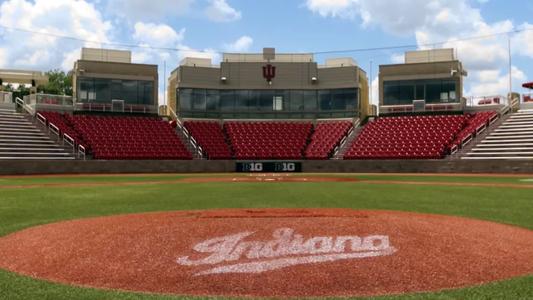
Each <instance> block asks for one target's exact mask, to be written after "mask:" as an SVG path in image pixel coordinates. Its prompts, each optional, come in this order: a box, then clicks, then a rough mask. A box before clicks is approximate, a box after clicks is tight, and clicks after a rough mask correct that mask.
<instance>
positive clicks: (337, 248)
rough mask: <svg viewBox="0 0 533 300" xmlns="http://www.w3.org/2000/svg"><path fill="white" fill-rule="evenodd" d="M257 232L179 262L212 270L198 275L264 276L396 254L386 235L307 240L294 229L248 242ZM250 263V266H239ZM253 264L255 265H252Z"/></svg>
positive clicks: (205, 246)
mask: <svg viewBox="0 0 533 300" xmlns="http://www.w3.org/2000/svg"><path fill="white" fill-rule="evenodd" d="M253 234H254V232H251V231H245V232H241V233H237V234H233V235H227V236H222V237H216V238H213V239H209V240H206V241H204V242H201V243H198V244H196V245H195V246H194V247H193V250H194V251H196V252H199V253H207V254H208V255H207V256H206V257H204V258H201V259H197V260H193V259H191V258H190V257H189V256H183V257H180V258H178V260H177V263H178V264H180V265H184V266H203V265H205V266H212V267H211V268H209V269H207V270H204V271H201V272H198V273H196V274H195V275H197V276H198V275H209V274H222V273H262V272H266V271H270V270H276V269H281V268H286V267H289V266H295V265H302V264H312V263H321V262H332V261H338V260H348V259H362V258H368V257H377V256H387V255H391V254H393V253H395V252H396V251H397V250H396V248H394V247H392V246H391V245H390V241H389V237H388V236H386V235H370V236H366V237H359V236H337V237H333V236H317V237H311V238H309V239H305V238H304V237H303V235H301V234H297V233H295V231H294V230H293V229H291V228H280V229H277V230H275V231H274V233H273V234H272V237H273V239H272V240H270V241H246V240H245V239H246V238H248V237H250V236H252V235H253ZM241 260H246V262H239V261H241ZM250 260H251V261H250Z"/></svg>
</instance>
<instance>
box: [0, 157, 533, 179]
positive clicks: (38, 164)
mask: <svg viewBox="0 0 533 300" xmlns="http://www.w3.org/2000/svg"><path fill="white" fill-rule="evenodd" d="M302 169H303V171H304V172H308V173H321V172H324V173H507V174H519V173H529V174H533V161H502V160H492V161H491V160H483V161H463V160H399V161H371V160H360V161H357V160H353V161H347V160H346V161H343V160H335V161H332V160H330V161H304V162H302ZM234 171H235V161H198V160H194V161H98V160H89V161H0V175H25V174H26V175H29V174H100V173H103V174H110V173H223V172H234Z"/></svg>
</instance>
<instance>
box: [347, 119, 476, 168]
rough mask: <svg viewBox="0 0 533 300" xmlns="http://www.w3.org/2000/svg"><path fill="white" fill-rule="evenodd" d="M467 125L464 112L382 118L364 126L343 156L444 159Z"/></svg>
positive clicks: (352, 157)
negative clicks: (458, 113) (459, 113)
mask: <svg viewBox="0 0 533 300" xmlns="http://www.w3.org/2000/svg"><path fill="white" fill-rule="evenodd" d="M465 124H466V117H465V116H463V115H439V116H403V117H388V118H380V119H377V120H376V121H374V122H371V123H370V124H368V125H366V126H365V128H364V129H363V130H362V131H361V133H360V134H359V136H358V137H357V138H356V139H355V141H354V142H353V144H352V145H351V147H350V149H349V150H348V151H347V153H346V154H345V155H344V159H442V158H444V156H445V155H446V154H447V153H449V150H450V147H451V143H452V141H453V140H454V139H455V137H456V136H457V134H458V133H459V132H460V131H461V130H462V129H463V128H464V127H465Z"/></svg>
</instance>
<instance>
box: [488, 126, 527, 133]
mask: <svg viewBox="0 0 533 300" xmlns="http://www.w3.org/2000/svg"><path fill="white" fill-rule="evenodd" d="M494 131H495V132H524V131H526V132H528V131H531V132H533V128H527V127H522V128H519V127H516V128H515V127H513V128H509V127H500V128H498V129H496V130H494Z"/></svg>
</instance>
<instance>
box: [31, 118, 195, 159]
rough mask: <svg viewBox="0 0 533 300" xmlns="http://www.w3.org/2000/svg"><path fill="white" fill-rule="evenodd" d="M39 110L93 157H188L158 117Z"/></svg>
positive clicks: (172, 132)
mask: <svg viewBox="0 0 533 300" xmlns="http://www.w3.org/2000/svg"><path fill="white" fill-rule="evenodd" d="M41 114H43V115H44V117H45V118H47V119H49V120H50V121H51V122H57V123H58V124H56V126H58V127H59V128H60V130H61V131H64V132H67V133H68V132H70V133H71V134H72V135H73V137H74V138H75V139H76V140H77V142H79V143H83V145H84V146H87V147H88V149H90V152H91V153H92V154H93V157H94V158H95V159H108V160H113V159H115V160H135V159H150V160H151V159H169V160H183V159H192V155H191V153H189V151H188V150H187V149H186V148H185V146H184V145H183V143H182V142H181V140H180V138H179V137H178V135H177V134H176V132H175V131H174V129H173V128H172V126H171V125H170V124H169V123H167V122H164V121H162V120H161V119H159V118H154V117H123V116H120V117H118V116H112V117H110V116H88V115H75V116H72V115H68V114H64V115H62V114H59V113H49V112H44V113H41ZM54 124H55V123H54Z"/></svg>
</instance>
